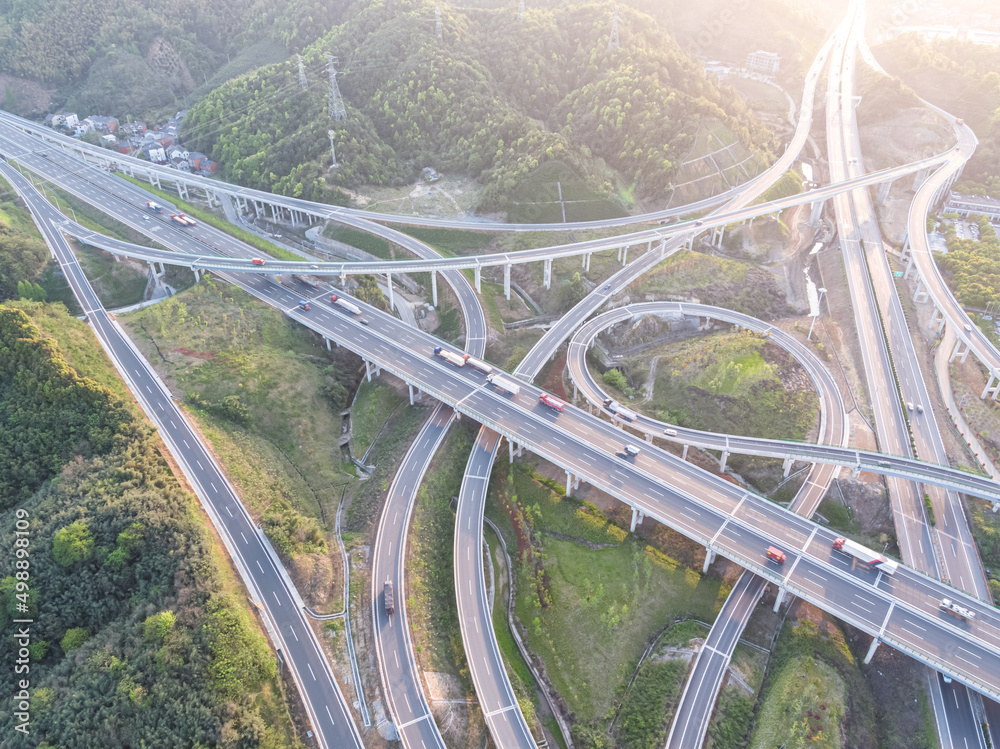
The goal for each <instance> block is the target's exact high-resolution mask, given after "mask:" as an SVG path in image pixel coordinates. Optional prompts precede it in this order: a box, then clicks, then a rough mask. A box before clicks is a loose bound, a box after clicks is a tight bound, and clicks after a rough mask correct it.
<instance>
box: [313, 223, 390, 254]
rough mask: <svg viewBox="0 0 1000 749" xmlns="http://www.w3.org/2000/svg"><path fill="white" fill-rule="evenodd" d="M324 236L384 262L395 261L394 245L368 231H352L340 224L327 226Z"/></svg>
mask: <svg viewBox="0 0 1000 749" xmlns="http://www.w3.org/2000/svg"><path fill="white" fill-rule="evenodd" d="M323 236H324V237H326V238H327V239H332V240H333V241H335V242H342V243H344V244H347V245H350V246H351V247H357V248H358V249H359V250H363V251H364V252H367V253H368V254H369V255H374V256H375V257H377V258H381V259H382V260H392V259H393V256H392V243H391V242H390V241H389V240H387V239H383V238H382V237H378V236H376V235H374V234H369V233H368V232H366V231H360V230H358V229H352V228H351V227H349V226H341V225H340V224H327V226H326V228H325V229H323Z"/></svg>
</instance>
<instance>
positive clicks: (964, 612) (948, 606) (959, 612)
mask: <svg viewBox="0 0 1000 749" xmlns="http://www.w3.org/2000/svg"><path fill="white" fill-rule="evenodd" d="M940 608H942V609H943V610H944V612H945V613H946V614H951V615H952V616H953V617H955V618H956V619H961V620H962V621H963V622H971V621H973V620H974V619H975V618H976V612H975V611H970V610H969V609H967V608H965V606H959V605H958V604H957V603H955V602H954V601H953V600H951V599H950V598H942V599H941V603H940Z"/></svg>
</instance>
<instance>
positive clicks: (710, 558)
mask: <svg viewBox="0 0 1000 749" xmlns="http://www.w3.org/2000/svg"><path fill="white" fill-rule="evenodd" d="M714 561H715V552H714V551H712V550H711V549H705V564H703V565H702V566H701V574H703V575H704V574H705V573H706V572H708V568H709V567H711V566H712V563H713V562H714Z"/></svg>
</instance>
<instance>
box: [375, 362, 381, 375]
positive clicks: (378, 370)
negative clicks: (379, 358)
mask: <svg viewBox="0 0 1000 749" xmlns="http://www.w3.org/2000/svg"><path fill="white" fill-rule="evenodd" d="M375 376H376V377H381V376H382V367H380V366H379V365H378V364H376V365H375Z"/></svg>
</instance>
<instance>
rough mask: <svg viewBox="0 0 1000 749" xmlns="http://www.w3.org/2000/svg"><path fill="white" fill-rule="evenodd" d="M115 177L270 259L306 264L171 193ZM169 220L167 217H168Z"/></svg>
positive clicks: (291, 254)
mask: <svg viewBox="0 0 1000 749" xmlns="http://www.w3.org/2000/svg"><path fill="white" fill-rule="evenodd" d="M115 175H116V176H118V177H121V178H122V179H125V180H128V181H129V182H131V183H132V184H134V185H137V186H138V187H141V188H142V189H143V190H145V191H146V192H150V193H152V194H153V195H156V196H157V197H159V198H162V199H163V200H165V201H168V202H170V203H173V204H174V205H175V206H177V208H178V209H179V210H180V212H181V213H185V214H187V215H189V216H192V217H193V218H196V219H198V220H199V221H203V222H204V223H206V224H208V225H209V226H214V227H215V228H216V229H218V230H219V231H224V232H225V233H226V234H229V235H230V236H233V237H236V238H237V239H238V240H240V241H241V242H245V243H246V244H248V245H250V246H251V247H256V248H257V249H258V250H260V251H261V252H264V253H266V254H268V255H270V256H271V257H275V258H277V259H278V260H294V261H298V262H303V263H304V262H306V261H304V260H303V259H302V258H301V257H299V256H298V255H296V254H295V253H294V252H289V251H288V250H286V249H284V248H283V247H279V246H278V245H276V244H274V242H268V241H267V240H266V239H264V238H263V237H258V236H257V235H256V234H254V233H253V232H249V231H247V230H246V229H241V228H240V227H238V226H234V225H233V224H231V223H229V222H228V221H227V220H226V219H224V218H222V217H221V216H217V215H215V214H214V213H212V212H210V211H206V210H204V209H203V208H198V207H197V206H195V205H192V204H191V203H188V202H187V201H185V200H181V199H180V198H179V197H178V196H176V195H174V194H173V193H169V192H166V191H165V190H160V189H159V188H156V187H153V186H152V185H150V184H149V183H148V182H143V181H142V180H140V179H136V178H135V177H130V176H128V175H127V174H122V173H121V172H115ZM168 218H169V217H168Z"/></svg>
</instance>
